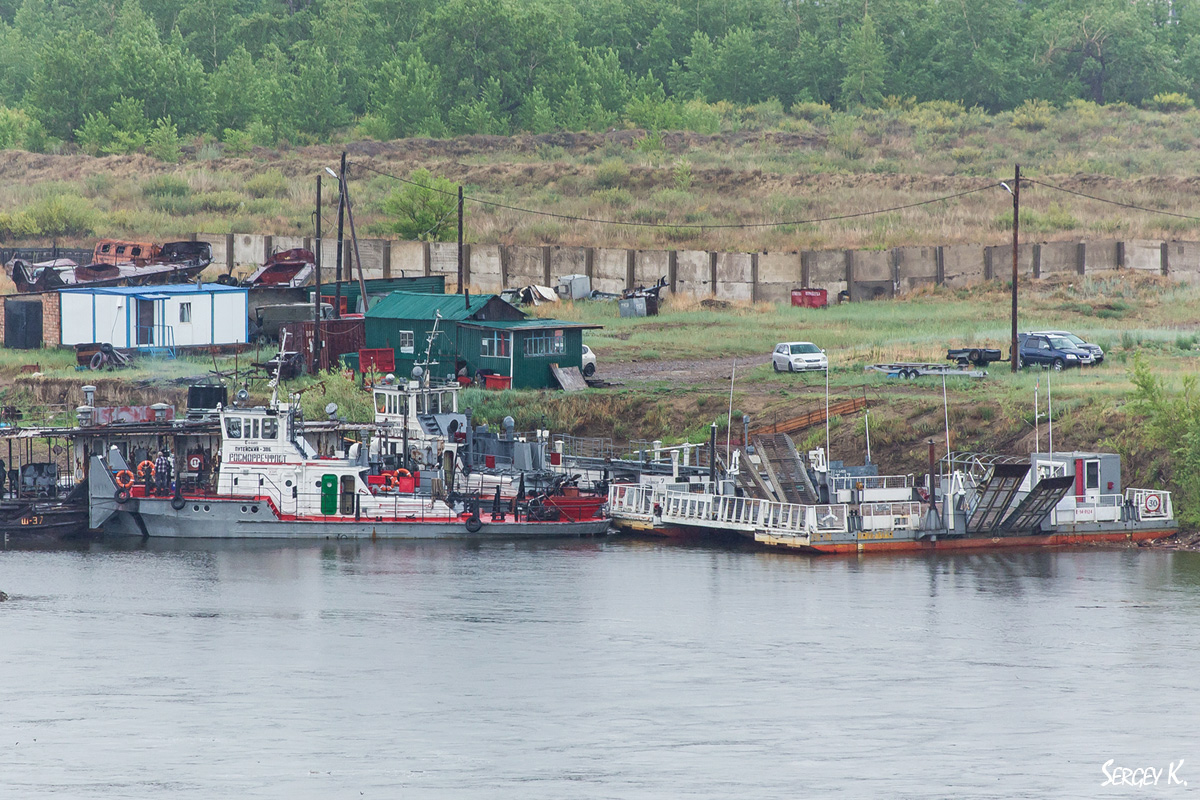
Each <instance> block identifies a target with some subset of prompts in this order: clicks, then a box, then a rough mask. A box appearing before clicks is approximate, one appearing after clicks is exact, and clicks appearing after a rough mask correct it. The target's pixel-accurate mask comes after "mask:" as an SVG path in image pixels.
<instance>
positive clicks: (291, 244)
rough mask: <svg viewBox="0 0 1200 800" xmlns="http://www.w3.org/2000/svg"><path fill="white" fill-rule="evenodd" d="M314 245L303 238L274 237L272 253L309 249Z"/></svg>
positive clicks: (272, 238)
mask: <svg viewBox="0 0 1200 800" xmlns="http://www.w3.org/2000/svg"><path fill="white" fill-rule="evenodd" d="M311 245H312V242H311V241H310V240H309V239H307V238H305V237H303V236H272V237H271V252H272V253H282V252H283V251H285V250H297V249H300V248H307V247H310V246H311Z"/></svg>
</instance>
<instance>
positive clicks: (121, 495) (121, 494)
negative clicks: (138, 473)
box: [113, 489, 130, 503]
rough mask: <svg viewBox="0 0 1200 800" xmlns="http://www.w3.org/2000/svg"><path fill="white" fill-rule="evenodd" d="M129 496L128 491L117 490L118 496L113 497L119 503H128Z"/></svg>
mask: <svg viewBox="0 0 1200 800" xmlns="http://www.w3.org/2000/svg"><path fill="white" fill-rule="evenodd" d="M129 496H130V495H129V490H128V489H117V491H116V494H114V495H113V497H114V498H115V499H116V501H117V502H118V503H128V502H129Z"/></svg>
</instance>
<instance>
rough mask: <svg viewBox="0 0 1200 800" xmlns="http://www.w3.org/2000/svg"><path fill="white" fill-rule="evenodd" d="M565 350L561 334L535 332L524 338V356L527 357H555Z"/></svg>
mask: <svg viewBox="0 0 1200 800" xmlns="http://www.w3.org/2000/svg"><path fill="white" fill-rule="evenodd" d="M566 350H567V348H566V343H565V342H564V340H563V332H562V331H561V330H557V331H535V332H534V333H530V334H529V335H527V336H526V337H525V355H527V356H557V355H562V354H563V353H565V352H566Z"/></svg>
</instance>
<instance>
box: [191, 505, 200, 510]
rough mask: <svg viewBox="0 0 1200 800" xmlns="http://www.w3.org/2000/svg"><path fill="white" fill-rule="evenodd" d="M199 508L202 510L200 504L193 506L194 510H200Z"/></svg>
mask: <svg viewBox="0 0 1200 800" xmlns="http://www.w3.org/2000/svg"><path fill="white" fill-rule="evenodd" d="M199 510H200V506H192V511H199Z"/></svg>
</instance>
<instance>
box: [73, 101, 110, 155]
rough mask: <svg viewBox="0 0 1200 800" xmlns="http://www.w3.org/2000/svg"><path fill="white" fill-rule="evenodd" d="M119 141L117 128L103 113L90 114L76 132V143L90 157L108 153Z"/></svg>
mask: <svg viewBox="0 0 1200 800" xmlns="http://www.w3.org/2000/svg"><path fill="white" fill-rule="evenodd" d="M116 139H117V126H116V125H113V124H112V122H110V121H109V119H108V115H107V114H105V113H104V112H102V111H98V112H96V113H95V114H88V115H87V116H86V117H84V119H83V125H82V126H80V127H79V128H77V129H76V130H75V142H76V143H77V144H78V145H79V147H80V149H81V150H83V152H85V153H87V154H88V155H90V156H98V155H100V154H101V153H106V152H108V151H109V148H111V147H112V146H113V143H114V142H115V141H116Z"/></svg>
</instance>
